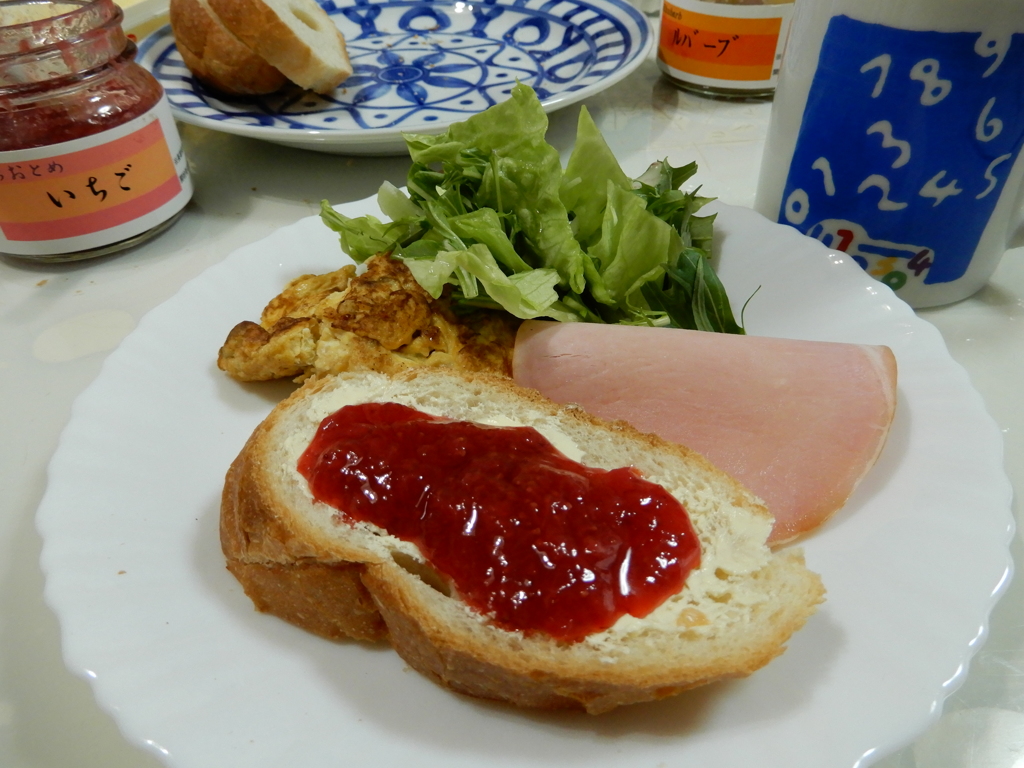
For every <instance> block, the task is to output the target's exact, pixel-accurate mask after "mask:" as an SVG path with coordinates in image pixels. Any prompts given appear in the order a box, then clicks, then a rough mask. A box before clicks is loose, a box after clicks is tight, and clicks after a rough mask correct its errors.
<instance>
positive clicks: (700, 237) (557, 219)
mask: <svg viewBox="0 0 1024 768" xmlns="http://www.w3.org/2000/svg"><path fill="white" fill-rule="evenodd" d="M547 127H548V121H547V116H546V115H545V114H544V110H543V108H542V106H541V104H540V101H539V100H538V99H537V96H536V94H534V92H533V91H532V90H531V89H530V88H528V87H527V86H525V85H522V84H518V83H517V84H516V86H515V87H514V88H513V89H512V92H511V98H510V99H509V100H508V101H505V102H502V103H500V104H497V105H495V106H493V107H491V108H490V109H488V110H486V111H485V112H481V113H479V114H477V115H474V116H473V117H471V118H469V119H468V120H466V121H465V122H462V123H455V124H453V125H451V126H450V127H449V128H448V129H447V130H446V131H445V132H444V133H443V134H440V135H436V136H433V135H430V136H428V135H418V134H406V135H405V139H406V144H407V145H408V147H409V153H410V155H411V157H412V160H413V163H412V167H411V168H410V169H409V174H408V178H407V182H408V190H409V192H408V195H406V193H404V192H403V191H402V190H400V189H398V188H396V187H395V186H394V185H392V184H390V183H389V182H384V184H383V185H382V186H381V189H380V192H379V193H378V196H377V197H378V203H379V205H380V208H381V211H382V212H383V213H384V214H385V215H386V216H387V217H388V218H390V219H391V220H390V221H386V222H382V221H380V220H378V219H377V218H375V217H373V216H362V217H359V218H354V219H353V218H349V217H346V216H344V215H342V214H340V213H338V212H337V211H334V210H333V209H332V208H331V207H330V205H328V204H327V202H326V201H324V202H323V203H322V205H321V217H322V218H323V220H324V223H325V224H326V225H327V226H329V227H330V228H331V229H333V230H334V231H335V232H337V233H338V235H339V239H340V242H341V247H342V249H343V250H344V251H345V252H346V253H348V254H349V255H350V256H351V257H352V258H353V259H355V260H356V261H358V262H362V261H364V260H366V259H367V258H369V257H370V256H372V255H374V254H375V253H382V252H386V253H390V254H392V256H393V257H395V258H400V259H402V260H404V261H405V263H406V265H407V266H408V267H409V270H410V271H411V272H412V274H413V276H414V277H415V279H416V280H417V282H419V283H420V285H422V286H423V288H424V289H425V290H427V291H428V292H429V293H430V295H431V296H434V297H435V298H436V297H439V296H441V295H442V293H443V292H445V291H447V292H448V295H449V296H450V298H451V301H452V304H453V306H454V307H455V308H456V309H459V308H460V307H464V308H471V307H489V308H502V309H504V310H506V311H508V312H511V313H512V314H514V315H516V316H517V317H521V318H524V319H525V318H534V317H548V318H552V319H555V320H561V321H564V322H575V321H582V322H611V323H628V324H647V325H655V326H671V327H678V328H693V329H699V330H712V331H720V332H726V333H743V328H742V327H741V326H740V325H739V324H738V323H737V322H736V321H735V319H734V317H733V314H732V309H731V306H730V304H729V298H728V296H727V295H726V292H725V288H724V287H723V286H722V283H721V281H719V280H718V277H717V276H716V275H715V273H714V270H712V268H711V263H710V251H711V245H712V239H713V235H714V218H715V217H714V216H713V215H712V216H698V215H697V212H698V211H699V210H700V209H701V208H702V207H703V206H704V205H705V204H707V203H708V202H710V200H711V198H707V197H701V196H700V195H699V194H698V193H699V189H698V190H694V191H692V192H683V191H682V190H681V189H680V186H681V185H682V184H684V183H685V182H686V181H687V180H688V179H690V178H691V177H692V176H693V175H694V174H695V173H696V171H697V166H696V164H695V163H689V164H688V165H684V166H680V167H674V166H672V165H670V164H669V163H668V161H667V160H666V161H661V162H658V163H654V164H653V165H652V166H651V167H650V168H648V169H647V171H646V172H645V173H644V174H643V175H642V176H640V177H639V178H637V179H635V180H631V179H630V178H629V177H628V176H627V175H626V174H625V173H624V172H623V170H622V168H621V167H620V166H619V163H618V161H617V160H616V159H615V156H614V154H613V153H612V151H611V149H610V148H609V147H608V144H607V142H606V141H605V140H604V137H603V136H602V135H601V132H600V131H599V130H598V128H597V125H596V124H595V123H594V121H593V119H592V118H591V117H590V113H589V112H588V111H587V110H586V108H585V107H584V108H582V109H581V110H580V116H579V121H578V124H577V135H576V144H575V146H574V148H573V151H572V154H571V156H570V158H569V162H568V164H567V166H566V168H565V170H564V171H563V170H562V166H561V162H560V160H559V156H558V151H557V150H556V149H555V148H554V147H552V146H551V145H550V144H548V143H547V142H546V141H545V138H544V136H545V133H546V132H547Z"/></svg>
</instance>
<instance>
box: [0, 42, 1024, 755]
mask: <svg viewBox="0 0 1024 768" xmlns="http://www.w3.org/2000/svg"><path fill="white" fill-rule="evenodd" d="M586 104H587V107H588V108H589V109H590V111H591V114H592V115H593V116H594V117H595V119H596V121H597V123H598V125H599V127H600V128H601V130H602V131H603V132H604V134H605V136H606V138H607V139H608V142H609V144H610V145H611V147H612V149H613V150H614V151H615V153H616V154H617V155H618V157H619V158H620V160H621V161H622V165H623V167H624V168H625V170H626V171H627V173H629V174H630V175H638V174H639V173H640V172H641V171H642V170H643V169H644V168H645V167H646V166H647V164H648V163H649V162H651V161H653V160H656V159H660V158H663V157H668V158H669V159H670V160H672V161H673V162H674V163H675V164H677V165H679V164H682V163H685V162H688V161H689V160H691V159H693V160H696V161H697V162H698V164H699V165H700V172H699V173H698V175H697V177H696V179H695V180H694V181H695V182H696V183H700V184H702V185H703V189H704V192H705V193H706V194H709V195H714V196H717V197H718V198H720V199H721V200H723V201H724V202H727V203H732V204H736V205H747V206H749V205H751V204H752V203H753V198H754V190H755V187H756V177H757V171H758V167H759V161H760V155H761V151H762V147H763V143H764V136H765V132H766V128H767V124H768V117H769V112H770V108H771V107H770V104H767V103H754V104H736V103H724V102H716V101H710V100H707V99H702V98H700V97H696V96H691V95H688V94H685V93H683V92H681V91H679V90H677V89H676V88H674V87H673V86H672V85H671V84H669V83H668V82H667V81H665V80H663V79H662V78H661V77H660V76H659V73H658V70H657V67H656V66H655V64H654V63H653V61H648V62H646V63H645V64H644V65H643V66H642V67H641V68H640V69H639V70H638V71H637V72H635V73H634V74H633V75H631V76H630V77H628V78H627V79H626V80H624V81H623V82H621V83H619V84H618V85H616V86H614V87H613V88H611V89H610V90H608V91H606V92H605V93H604V94H602V95H600V96H598V97H596V98H593V99H590V100H588V101H587V102H586ZM577 114H578V108H577V107H569V108H567V109H564V110H562V111H560V112H557V113H555V114H553V115H552V116H551V130H550V132H549V135H548V138H549V140H550V141H551V142H552V143H553V144H555V146H557V147H558V148H559V149H560V150H562V151H563V160H565V159H567V154H568V150H569V148H570V147H571V144H572V140H573V136H574V134H575V124H576V117H577ZM181 130H182V135H183V139H184V143H185V149H186V153H187V155H188V157H189V160H190V163H191V165H192V170H193V176H194V180H195V187H196V192H195V197H194V199H193V200H192V202H191V203H190V204H189V206H188V208H187V209H186V212H185V215H184V217H183V218H182V219H181V220H180V221H178V223H177V224H176V225H175V226H174V227H173V228H172V229H170V230H169V231H167V232H165V233H164V234H162V235H161V236H159V237H157V238H156V239H154V240H152V241H151V242H149V243H147V244H145V245H143V246H141V247H139V248H137V249H135V250H132V251H128V252H125V253H122V254H119V255H115V256H111V257H106V258H102V259H96V260H92V261H87V262H79V263H75V264H67V265H51V266H45V265H39V264H33V263H30V262H26V261H20V260H16V259H4V258H2V257H0V766H3V767H4V768H156V767H157V766H158V765H159V763H158V761H157V760H156V759H155V758H154V757H152V756H151V755H149V754H147V753H144V752H142V751H141V750H139V749H137V748H136V747H134V746H132V745H131V744H129V743H128V742H126V741H125V740H124V739H123V738H122V737H121V735H120V734H119V732H118V730H117V726H116V724H115V723H114V721H113V720H112V719H111V718H110V717H109V716H108V715H107V714H105V713H104V712H102V711H101V710H100V709H99V708H98V707H97V705H96V704H95V702H94V701H93V698H92V694H91V692H90V690H89V686H88V685H87V683H86V682H85V681H83V680H81V679H79V678H77V677H75V676H73V675H72V674H71V673H69V672H68V671H67V670H66V668H65V666H64V663H63V661H62V658H61V650H60V629H59V626H58V623H57V619H56V617H55V616H54V614H53V613H52V612H51V611H50V609H49V608H48V607H47V606H46V605H45V603H44V601H43V576H42V573H41V571H40V568H39V553H40V548H41V540H40V537H39V535H38V534H37V533H36V529H35V525H34V514H35V510H36V507H37V505H38V503H39V501H40V499H41V497H42V494H43V490H44V488H45V485H46V467H47V462H48V461H49V459H50V457H51V455H52V454H53V451H54V449H55V447H56V444H57V439H58V437H59V435H60V432H61V430H62V429H63V427H64V425H65V424H66V423H67V420H68V417H69V413H70V409H71V405H72V402H73V401H74V399H75V398H76V396H77V395H78V394H79V393H80V392H82V391H83V389H85V388H86V387H87V386H88V385H89V383H90V382H91V381H92V380H93V379H94V378H95V377H96V376H97V374H98V373H99V370H100V366H101V365H102V364H103V361H104V359H105V358H106V356H107V355H108V354H109V353H110V351H111V350H112V349H114V348H115V347H116V346H117V344H118V343H119V342H120V340H121V339H122V338H124V336H125V335H127V334H128V333H129V332H130V331H131V330H132V328H134V326H135V324H136V323H137V322H138V320H139V318H141V317H142V316H143V315H144V314H145V313H146V312H147V311H148V310H150V309H151V308H153V307H155V306H157V305H158V304H160V303H161V302H163V301H164V300H165V299H167V298H168V297H169V296H171V295H172V294H173V293H174V292H175V291H176V290H177V289H178V288H179V286H181V285H182V284H183V283H184V282H186V281H187V280H189V279H190V278H192V277H194V276H195V275H198V274H199V273H200V272H202V271H203V270H204V269H206V268H207V267H209V266H210V265H212V264H215V263H217V262H219V261H220V260H222V259H223V258H224V257H225V256H226V255H227V254H228V253H230V252H231V251H233V250H234V249H236V248H238V247H240V246H243V245H245V244H247V243H251V242H254V241H256V240H259V239H261V238H263V237H265V236H266V235H268V234H270V233H271V232H273V231H274V230H276V229H277V228H279V227H281V226H284V225H286V224H290V223H292V222H294V221H296V220H297V219H300V218H302V217H305V216H309V215H311V214H314V213H316V212H317V210H318V206H319V201H320V199H321V198H327V199H328V200H330V201H331V202H332V203H335V204H337V203H342V202H347V201H352V200H359V199H361V198H364V197H367V196H369V195H372V194H373V193H375V192H376V190H377V187H378V186H379V185H380V183H381V182H382V181H383V180H385V179H387V180H389V181H391V182H393V183H394V184H396V185H399V186H401V185H402V184H404V180H405V173H406V170H407V168H408V164H409V163H408V159H407V158H402V157H391V158H346V157H343V156H332V155H325V154H317V153H314V152H308V151H303V150H297V149H287V148H284V147H278V146H275V145H272V144H267V143H262V142H259V141H255V140H251V139H243V138H239V137H234V136H228V135H224V134H219V133H214V132H211V131H207V130H204V129H200V128H194V127H190V126H181ZM1022 256H1024V251H1021V250H1014V251H1010V252H1009V253H1008V254H1007V256H1006V257H1005V258H1004V260H1003V262H1002V263H1001V265H1000V267H999V270H998V271H997V272H996V274H995V276H994V278H993V279H992V281H991V283H990V284H989V285H988V286H987V287H986V288H984V289H983V290H982V291H981V292H980V293H978V294H977V295H975V296H974V297H972V298H970V299H968V300H966V301H963V302H960V303H958V304H955V305H952V306H948V307H943V308H939V309H932V310H927V311H922V312H920V315H921V316H922V317H923V318H925V319H926V320H928V321H929V322H931V323H934V324H935V325H936V326H937V327H938V329H939V330H940V331H941V332H942V335H943V336H944V338H945V340H946V343H947V344H948V346H949V349H950V352H951V354H952V356H953V357H954V358H955V359H956V360H957V361H958V362H960V363H961V364H962V365H963V366H964V367H966V369H967V370H968V372H969V374H970V376H971V379H972V381H973V383H974V385H975V387H977V389H978V390H979V391H980V392H981V394H982V396H983V397H984V399H985V402H986V403H987V405H988V408H989V411H990V412H991V414H992V416H993V417H994V418H995V420H996V422H997V423H998V425H999V427H1000V428H1001V430H1002V432H1003V435H1004V437H1005V440H1006V468H1007V472H1008V474H1009V476H1010V480H1011V481H1012V483H1013V486H1014V488H1015V489H1017V490H1018V491H1019V490H1020V489H1024V386H1022V385H1024V362H1022V361H1024V301H1022V298H1024V259H1022ZM268 298H269V297H268ZM239 319H242V318H239ZM213 353H214V351H211V354H213ZM1014 512H1015V514H1016V515H1017V517H1018V519H1019V518H1020V513H1019V505H1018V504H1017V502H1015V503H1014ZM1013 550H1014V556H1015V558H1017V559H1018V561H1020V554H1021V551H1022V550H1021V541H1020V537H1017V538H1016V539H1015V540H1014V544H1013ZM1022 608H1024V579H1018V580H1016V581H1014V582H1013V583H1012V584H1011V585H1010V587H1009V591H1008V592H1007V593H1006V595H1005V596H1004V597H1003V599H1002V601H1001V602H1000V604H999V605H998V606H997V608H996V610H995V612H994V614H993V616H992V622H991V634H990V637H989V639H988V642H987V643H986V644H985V646H984V647H983V648H982V650H981V651H980V653H979V654H978V655H977V656H976V657H975V659H974V661H973V663H972V665H971V668H970V672H969V674H968V676H967V679H966V682H965V683H964V685H963V686H962V687H961V688H960V689H959V690H958V691H957V692H956V693H955V694H954V695H953V696H952V697H951V698H950V699H949V700H948V701H947V703H946V707H945V714H944V715H943V717H942V719H941V720H940V721H939V723H938V725H936V726H935V727H933V728H932V729H931V730H930V731H929V732H928V733H926V734H924V735H923V736H922V737H921V738H920V739H919V740H918V741H917V742H916V743H914V744H913V745H910V746H908V747H907V748H906V749H904V750H903V751H902V752H899V753H897V754H895V755H890V756H887V757H886V758H884V759H883V760H882V761H881V762H880V763H877V765H880V766H882V767H883V768H954V767H956V768H1011V766H1024V611H1022ZM737 768H739V767H737ZM823 768H825V767H823Z"/></svg>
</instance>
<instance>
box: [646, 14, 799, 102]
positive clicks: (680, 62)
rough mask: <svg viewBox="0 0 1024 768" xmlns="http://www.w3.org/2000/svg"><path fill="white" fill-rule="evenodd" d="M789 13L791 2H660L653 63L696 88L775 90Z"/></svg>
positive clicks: (787, 29) (787, 28)
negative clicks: (756, 3)
mask: <svg viewBox="0 0 1024 768" xmlns="http://www.w3.org/2000/svg"><path fill="white" fill-rule="evenodd" d="M792 10H793V5H792V3H785V4H772V5H727V4H724V3H714V2H706V1H705V0H672V1H671V2H669V0H665V6H664V10H663V12H662V16H661V37H660V41H659V43H658V64H659V65H660V66H661V68H662V69H663V70H664V71H665V72H666V73H667V74H668V75H670V76H671V77H674V78H676V79H677V80H683V81H686V82H690V83H695V84H697V85H704V86H709V87H715V86H718V87H727V88H737V89H750V90H755V89H760V88H774V87H775V84H776V81H777V80H778V74H779V63H780V62H781V61H782V50H783V48H784V47H785V45H786V36H787V33H788V31H789V19H790V16H791V14H792Z"/></svg>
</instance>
